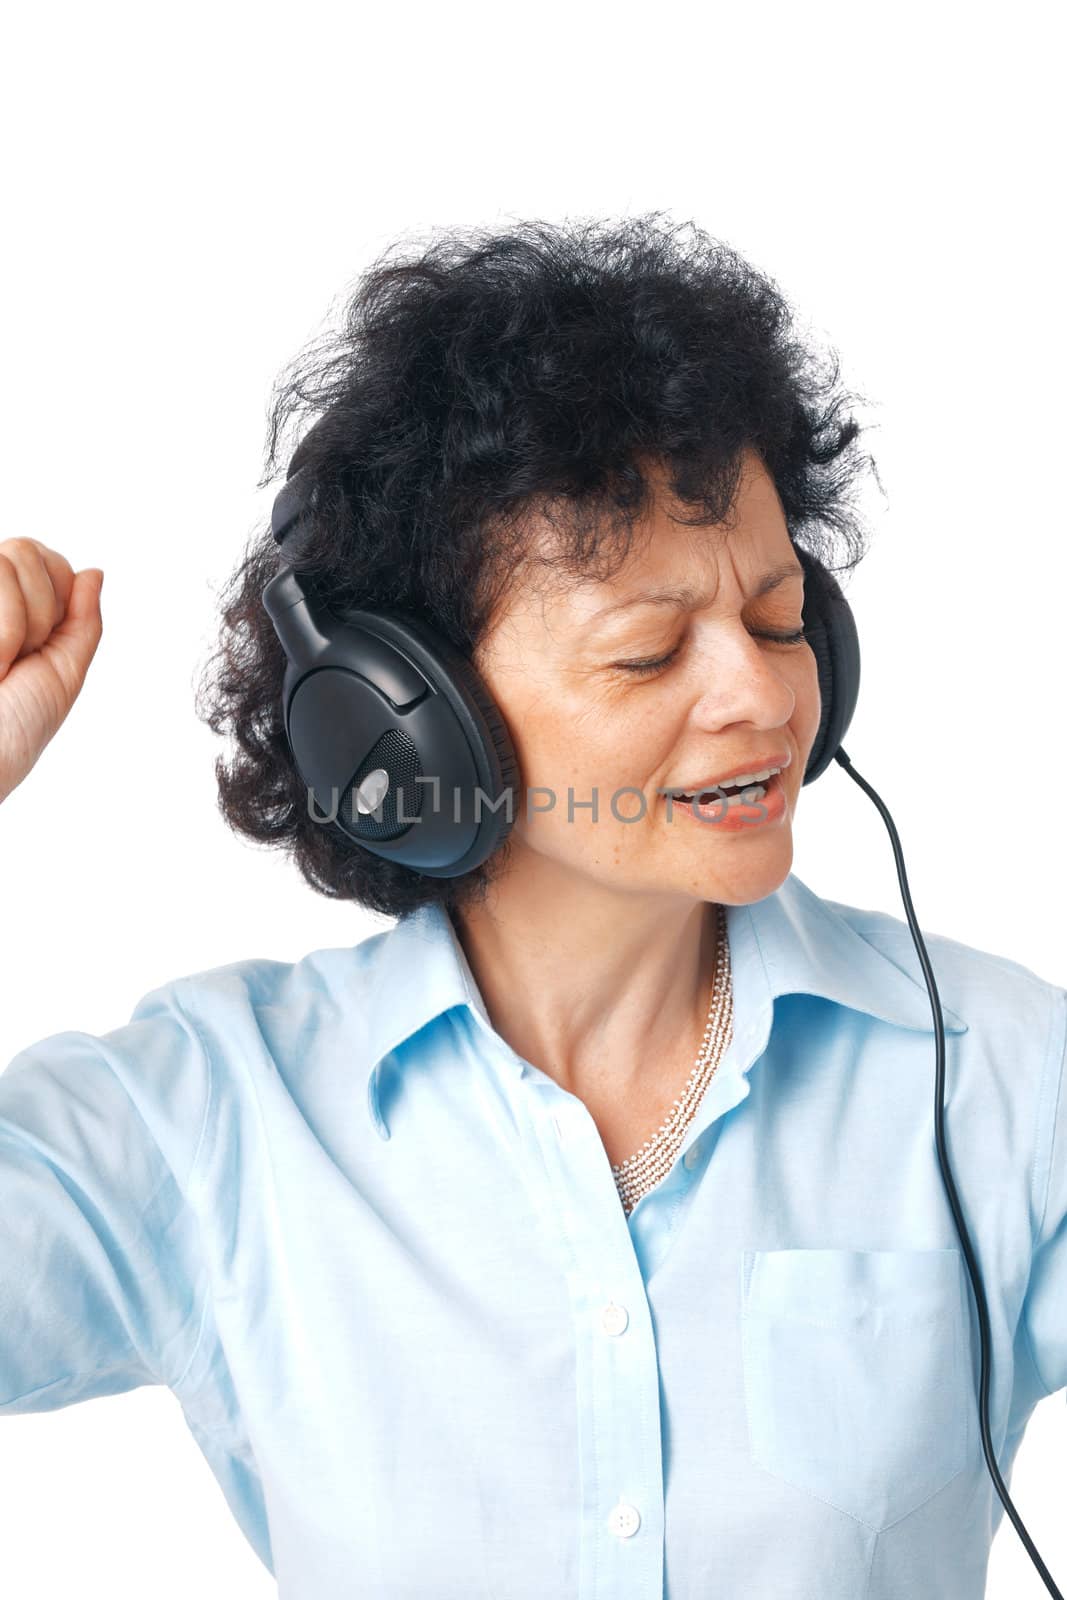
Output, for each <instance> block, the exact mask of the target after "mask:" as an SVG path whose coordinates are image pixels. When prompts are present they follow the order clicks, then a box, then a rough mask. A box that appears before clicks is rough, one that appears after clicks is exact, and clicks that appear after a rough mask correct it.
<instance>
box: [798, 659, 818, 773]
mask: <svg viewBox="0 0 1067 1600" xmlns="http://www.w3.org/2000/svg"><path fill="white" fill-rule="evenodd" d="M805 654H806V655H807V658H808V659H807V662H806V664H805V670H804V671H803V672H802V673H801V674H800V676H799V678H798V681H797V682H796V684H795V685H794V689H795V693H796V706H795V708H794V711H793V716H792V723H793V731H794V733H795V734H796V738H797V744H798V745H799V746H800V748H801V750H802V751H803V754H804V756H805V758H806V757H807V755H808V754H809V752H810V751H811V747H812V745H813V744H814V743H815V735H816V734H817V733H818V731H819V720H820V718H821V716H822V699H821V696H820V694H819V669H818V667H817V666H816V663H815V657H814V655H813V654H812V652H811V651H810V650H808V651H806V652H805Z"/></svg>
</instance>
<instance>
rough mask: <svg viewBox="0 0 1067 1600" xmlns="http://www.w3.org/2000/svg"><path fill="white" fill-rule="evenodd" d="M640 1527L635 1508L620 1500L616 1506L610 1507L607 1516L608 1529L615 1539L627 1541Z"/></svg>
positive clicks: (638, 1514) (639, 1519) (638, 1516)
mask: <svg viewBox="0 0 1067 1600" xmlns="http://www.w3.org/2000/svg"><path fill="white" fill-rule="evenodd" d="M640 1526H641V1517H640V1513H639V1512H638V1510H637V1507H636V1506H631V1505H627V1504H626V1501H625V1500H620V1501H619V1503H618V1505H617V1506H613V1507H612V1509H611V1511H610V1513H609V1515H608V1527H609V1528H610V1529H611V1531H612V1533H613V1534H614V1535H615V1537H616V1538H617V1539H629V1538H630V1537H631V1536H632V1535H633V1534H635V1533H636V1532H637V1530H638V1528H639V1527H640Z"/></svg>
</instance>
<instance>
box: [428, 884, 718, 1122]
mask: <svg viewBox="0 0 1067 1600" xmlns="http://www.w3.org/2000/svg"><path fill="white" fill-rule="evenodd" d="M452 922H453V925H454V927H455V929H456V933H457V936H458V937H459V940H460V943H461V945H462V947H463V951H464V954H465V955H466V957H467V960H468V962H469V964H470V968H471V971H472V972H473V974H474V978H475V981H476V983H477V984H478V988H479V990H480V991H481V994H482V998H483V1000H484V1001H485V1005H486V1009H487V1011H488V1013H489V1017H490V1020H491V1022H492V1024H493V1026H494V1028H495V1029H496V1031H497V1032H498V1033H499V1034H500V1035H501V1037H502V1038H503V1039H504V1040H505V1041H506V1042H507V1043H508V1044H509V1045H510V1046H511V1048H512V1049H513V1050H514V1051H515V1052H516V1053H517V1054H518V1055H519V1056H521V1057H522V1058H523V1059H524V1060H526V1061H528V1062H530V1064H531V1065H532V1066H535V1067H538V1068H540V1070H541V1071H542V1072H544V1073H546V1074H547V1075H548V1076H549V1077H551V1078H553V1079H555V1081H556V1082H558V1083H559V1084H560V1085H561V1086H562V1087H563V1088H565V1089H567V1090H568V1091H569V1092H571V1093H573V1094H576V1095H578V1096H579V1097H581V1098H582V1099H585V1100H589V1099H590V1098H592V1099H596V1098H598V1097H599V1096H602V1095H612V1094H619V1093H621V1094H626V1095H631V1096H640V1095H647V1096H648V1097H649V1098H652V1097H654V1096H655V1093H656V1089H657V1083H658V1082H660V1081H661V1080H662V1079H663V1078H664V1077H665V1076H666V1077H667V1079H668V1081H674V1080H676V1079H677V1078H678V1077H679V1074H682V1075H683V1076H684V1074H685V1073H686V1072H688V1071H689V1069H690V1068H691V1066H692V1064H693V1062H694V1060H695V1059H696V1054H697V1051H698V1050H699V1048H700V1043H701V1039H702V1036H703V1033H704V1027H705V1024H706V1022H707V1015H708V1007H709V1004H710V1000H711V986H712V975H713V973H714V970H715V957H716V948H715V946H716V937H715V935H716V929H715V914H714V904H713V902H710V901H706V900H694V899H686V898H682V897H679V896H678V895H670V896H662V895H661V896H654V895H648V894H627V893H625V892H613V891H608V890H605V889H604V888H603V887H602V886H601V885H597V884H591V883H590V882H589V880H588V879H584V878H581V877H579V876H577V875H575V874H574V873H573V872H568V873H564V872H563V871H562V870H558V869H556V868H555V866H554V864H553V863H546V862H545V860H544V858H540V859H539V862H538V870H537V871H536V873H530V874H522V873H519V872H511V873H509V874H507V875H506V876H505V877H504V878H502V879H501V880H499V881H498V882H496V883H495V884H493V885H492V887H491V888H490V890H489V893H488V895H487V897H486V900H485V901H484V902H483V903H482V904H480V905H478V906H475V907H472V908H469V909H465V910H464V911H462V912H453V913H452Z"/></svg>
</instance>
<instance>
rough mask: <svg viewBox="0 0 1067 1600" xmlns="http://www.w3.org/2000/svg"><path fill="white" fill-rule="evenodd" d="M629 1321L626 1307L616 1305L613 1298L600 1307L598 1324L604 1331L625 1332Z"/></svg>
mask: <svg viewBox="0 0 1067 1600" xmlns="http://www.w3.org/2000/svg"><path fill="white" fill-rule="evenodd" d="M629 1322H630V1314H629V1312H628V1311H627V1309H626V1307H625V1306H617V1305H616V1304H615V1302H614V1300H612V1301H609V1303H608V1304H607V1305H606V1306H603V1307H602V1308H601V1312H600V1326H601V1328H603V1330H604V1332H605V1333H612V1334H615V1333H625V1332H626V1329H627V1327H628V1325H629Z"/></svg>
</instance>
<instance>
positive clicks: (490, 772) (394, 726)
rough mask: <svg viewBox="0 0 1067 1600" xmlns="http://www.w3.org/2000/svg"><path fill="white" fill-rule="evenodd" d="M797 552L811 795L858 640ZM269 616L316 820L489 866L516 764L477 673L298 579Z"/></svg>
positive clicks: (301, 508)
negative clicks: (807, 678) (326, 603)
mask: <svg viewBox="0 0 1067 1600" xmlns="http://www.w3.org/2000/svg"><path fill="white" fill-rule="evenodd" d="M302 448H303V446H301V449H300V450H298V451H297V453H296V455H295V456H294V458H293V460H294V464H295V462H296V461H297V460H298V459H299V456H300V454H301V450H302ZM308 472H309V466H303V467H297V468H296V469H295V470H294V465H290V468H289V473H288V476H287V481H286V483H285V485H284V487H283V488H282V490H281V492H280V493H279V495H278V497H277V499H276V500H275V502H274V507H273V510H272V512H271V531H272V532H273V534H274V537H275V539H276V540H277V541H278V543H279V544H281V543H282V541H283V540H284V539H285V538H286V536H287V535H288V534H289V533H290V532H291V531H292V529H293V528H294V526H295V525H296V524H297V523H298V522H299V520H300V518H301V517H302V516H303V515H304V514H305V513H306V512H308V511H310V510H314V508H315V506H316V503H317V495H316V485H315V484H314V483H312V482H310V481H308V476H307V475H308ZM794 548H795V549H796V553H797V556H798V558H799V560H800V562H801V564H802V565H803V567H804V574H805V579H804V611H803V621H804V630H805V633H806V635H807V641H808V643H809V644H810V645H811V648H812V650H813V651H814V653H815V660H816V662H817V664H818V671H819V694H820V696H821V700H822V713H821V716H820V719H819V729H818V733H817V734H816V737H815V742H814V744H813V745H812V747H811V754H810V756H809V758H808V764H807V766H806V767H805V769H804V780H803V781H804V783H811V782H812V781H813V780H814V779H815V778H817V777H818V776H819V774H820V773H822V772H824V771H825V770H826V768H827V767H828V766H829V764H830V762H831V761H832V760H833V758H834V756H835V754H836V753H837V750H838V748H839V746H840V744H841V741H842V739H843V738H844V736H845V732H846V730H847V728H848V725H849V723H850V721H851V720H852V713H853V712H854V711H855V709H856V700H857V697H858V695H859V683H860V650H859V636H858V634H857V632H856V623H855V619H854V618H853V615H852V610H851V608H850V606H849V604H848V602H847V600H846V599H845V597H844V595H843V594H842V593H841V589H840V587H839V586H838V583H837V581H836V579H835V578H834V576H833V574H832V573H831V572H829V571H828V570H827V568H826V567H825V566H823V565H822V563H821V562H819V561H818V560H817V559H816V558H815V557H814V556H813V555H811V554H810V553H809V552H808V551H806V550H801V549H799V548H797V547H796V546H794ZM263 604H264V606H265V607H266V609H267V612H268V614H269V616H270V619H271V622H272V623H273V625H274V631H275V632H276V633H277V635H278V638H279V640H280V641H281V645H282V648H283V650H284V651H285V655H286V659H287V665H286V669H285V676H284V679H283V683H282V712H283V717H284V721H285V732H286V736H287V738H288V740H289V746H290V749H291V750H292V753H293V760H294V761H295V763H296V767H297V770H298V772H299V773H300V776H301V778H302V779H303V781H304V783H305V784H306V786H307V789H308V796H309V805H310V806H312V807H313V808H314V810H313V812H312V814H313V815H315V816H317V818H318V819H319V820H320V821H329V822H334V823H336V825H337V826H338V827H339V828H341V830H342V831H343V832H344V833H345V834H346V835H347V836H348V838H350V839H352V840H353V841H354V842H355V843H356V844H359V845H362V846H363V847H364V849H366V850H370V851H373V853H374V854H375V855H379V856H385V857H387V858H388V859H389V860H391V861H397V862H400V863H401V865H403V866H406V867H412V868H414V869H415V870H416V871H418V872H424V873H426V874H427V875H428V876H429V877H432V878H454V877H458V876H459V875H460V874H461V873H464V872H469V871H471V870H472V868H474V867H477V866H480V865H481V863H482V862H483V861H485V860H486V858H487V857H488V856H489V855H491V854H492V852H493V851H494V850H495V849H496V848H497V847H498V845H500V844H502V843H503V841H504V840H505V838H506V837H507V835H508V833H509V832H510V831H511V828H512V826H513V823H514V808H515V799H516V795H517V791H518V786H519V763H518V759H517V757H516V755H515V748H514V745H513V744H512V740H511V735H510V734H509V732H508V729H507V726H506V724H505V722H504V719H503V717H502V716H501V714H500V711H499V709H498V708H497V706H496V704H495V703H494V701H493V698H492V696H491V694H490V693H489V690H488V689H487V687H486V685H485V683H484V681H483V679H482V678H481V677H480V675H479V673H478V672H477V670H476V669H475V667H474V666H473V665H472V663H471V662H470V661H469V660H467V658H466V657H465V656H463V655H462V654H461V652H460V651H458V650H457V649H455V647H454V646H453V645H452V644H450V643H449V641H448V640H446V639H445V638H443V637H442V636H441V635H440V634H439V633H438V632H437V630H436V629H434V628H432V627H430V625H429V624H428V623H426V622H423V621H421V620H416V619H415V618H413V617H409V616H405V615H402V614H401V613H399V612H393V611H381V610H373V611H371V610H346V611H345V612H344V613H343V614H341V615H334V614H333V613H331V612H330V611H329V610H327V609H326V608H325V607H323V606H322V605H321V604H320V603H319V602H318V601H317V600H316V598H315V595H314V591H313V588H312V587H311V586H310V585H306V584H305V583H304V582H303V581H302V580H301V576H300V574H299V572H297V571H296V569H295V568H294V567H292V566H285V567H283V568H282V570H281V571H280V572H279V573H277V574H276V576H275V577H273V578H272V579H271V580H270V582H269V583H268V584H267V586H266V588H265V589H264V590H263ZM428 791H429V794H430V797H431V799H430V803H428V802H427V793H428Z"/></svg>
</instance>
